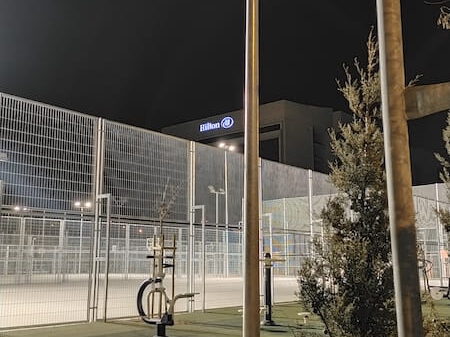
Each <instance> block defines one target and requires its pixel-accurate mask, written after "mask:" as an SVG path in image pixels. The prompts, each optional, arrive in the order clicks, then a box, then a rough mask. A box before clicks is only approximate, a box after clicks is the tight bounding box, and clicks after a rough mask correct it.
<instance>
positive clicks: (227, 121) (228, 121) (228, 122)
mask: <svg viewBox="0 0 450 337" xmlns="http://www.w3.org/2000/svg"><path fill="white" fill-rule="evenodd" d="M233 125H234V119H233V118H232V117H224V118H223V119H222V120H221V121H220V122H214V123H211V122H207V123H203V124H200V132H205V131H210V130H216V129H229V128H231V127H232V126H233Z"/></svg>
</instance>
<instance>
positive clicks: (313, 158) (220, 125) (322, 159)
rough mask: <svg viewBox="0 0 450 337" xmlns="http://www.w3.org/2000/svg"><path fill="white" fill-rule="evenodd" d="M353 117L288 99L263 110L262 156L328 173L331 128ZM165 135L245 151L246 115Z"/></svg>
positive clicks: (207, 120) (229, 116) (187, 124)
mask: <svg viewBox="0 0 450 337" xmlns="http://www.w3.org/2000/svg"><path fill="white" fill-rule="evenodd" d="M350 120H351V117H350V116H349V115H348V114H346V113H343V112H341V111H333V109H331V108H327V107H318V106H311V105H304V104H299V103H295V102H291V101H287V100H280V101H275V102H271V103H267V104H263V105H261V107H260V129H259V130H260V156H261V157H262V158H264V159H269V160H273V161H277V162H281V163H284V164H288V165H292V166H297V167H302V168H306V169H312V170H315V171H319V172H328V162H329V160H331V149H330V137H329V134H328V132H329V129H330V128H336V127H337V126H338V123H339V122H348V121H350ZM162 132H163V133H166V134H170V135H173V136H177V137H181V138H185V139H189V140H194V141H197V142H201V143H205V144H210V145H212V146H219V144H220V143H226V144H227V145H229V146H234V147H235V148H236V151H238V152H243V150H244V113H243V110H236V111H232V112H229V113H225V114H220V115H216V116H212V117H208V118H204V119H199V120H194V121H190V122H185V123H181V124H176V125H173V126H169V127H166V128H163V129H162Z"/></svg>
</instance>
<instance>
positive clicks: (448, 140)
mask: <svg viewBox="0 0 450 337" xmlns="http://www.w3.org/2000/svg"><path fill="white" fill-rule="evenodd" d="M442 138H443V140H444V144H445V150H446V151H447V158H448V157H450V112H449V114H448V116H447V126H446V128H445V129H444V130H442ZM436 158H437V159H438V160H439V162H440V163H441V165H442V172H441V174H440V177H441V180H442V181H443V182H444V183H445V185H446V187H447V197H448V198H449V200H450V172H449V170H450V162H449V161H448V160H447V158H446V157H444V156H442V155H440V154H436ZM438 215H439V218H440V220H441V223H442V224H443V225H444V227H445V229H446V230H447V232H450V211H449V210H447V209H440V210H439V214H438Z"/></svg>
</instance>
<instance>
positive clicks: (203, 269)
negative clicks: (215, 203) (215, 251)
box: [200, 205, 206, 312]
mask: <svg viewBox="0 0 450 337" xmlns="http://www.w3.org/2000/svg"><path fill="white" fill-rule="evenodd" d="M200 209H201V212H202V298H203V301H202V311H203V312H205V310H206V241H205V206H204V205H201V206H200Z"/></svg>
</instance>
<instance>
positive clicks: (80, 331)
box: [0, 299, 450, 337]
mask: <svg viewBox="0 0 450 337" xmlns="http://www.w3.org/2000/svg"><path fill="white" fill-rule="evenodd" d="M435 305H436V307H437V309H438V311H439V313H440V316H441V318H443V319H446V320H447V321H448V319H449V317H450V301H449V300H447V299H445V300H441V301H439V302H435ZM303 311H304V310H303V309H302V308H301V307H300V306H299V305H298V304H296V303H283V304H278V305H276V306H275V308H274V315H273V317H274V320H275V322H276V323H277V324H279V326H277V327H262V328H261V336H263V337H275V336H278V337H282V336H286V337H288V336H289V337H306V336H309V337H312V336H315V337H326V335H325V334H323V326H322V324H321V323H320V321H319V319H318V318H317V317H315V316H314V315H311V316H310V317H309V318H308V319H307V321H306V323H304V322H303V319H302V318H301V317H299V316H298V313H299V312H303ZM154 329H155V328H154V327H153V326H149V325H145V324H144V323H143V322H141V321H140V320H120V321H111V322H108V323H94V324H74V325H67V326H59V327H58V326H56V327H49V328H34V329H25V330H16V331H4V332H3V333H2V332H0V336H1V337H80V336H82V337H106V336H108V337H149V336H152V335H154V332H155V330H154ZM306 333H309V334H306ZM167 335H168V336H173V337H181V336H183V337H196V336H228V337H238V336H242V315H241V313H240V312H239V311H238V308H222V309H210V310H207V312H206V313H202V312H195V313H191V314H185V313H183V314H181V313H180V314H177V315H176V316H175V326H172V327H168V328H167Z"/></svg>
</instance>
